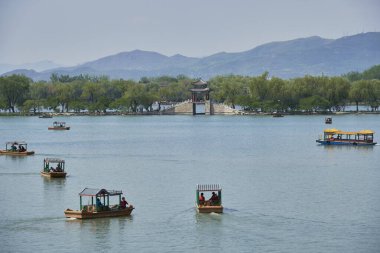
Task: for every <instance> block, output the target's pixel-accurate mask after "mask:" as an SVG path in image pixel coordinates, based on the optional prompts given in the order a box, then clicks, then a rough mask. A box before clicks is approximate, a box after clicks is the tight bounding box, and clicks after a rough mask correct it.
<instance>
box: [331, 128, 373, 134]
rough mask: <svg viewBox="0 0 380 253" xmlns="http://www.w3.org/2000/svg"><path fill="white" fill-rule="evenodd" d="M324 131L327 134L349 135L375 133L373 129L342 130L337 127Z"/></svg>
mask: <svg viewBox="0 0 380 253" xmlns="http://www.w3.org/2000/svg"><path fill="white" fill-rule="evenodd" d="M324 132H325V133H327V134H348V135H355V134H363V135H368V134H374V133H375V132H374V131H372V130H360V131H356V132H348V131H341V130H339V129H335V128H330V129H325V130H324Z"/></svg>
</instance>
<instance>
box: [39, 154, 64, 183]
mask: <svg viewBox="0 0 380 253" xmlns="http://www.w3.org/2000/svg"><path fill="white" fill-rule="evenodd" d="M52 165H56V166H52ZM41 175H42V176H44V177H50V178H65V177H66V172H65V160H62V159H59V158H45V159H44V168H43V171H41Z"/></svg>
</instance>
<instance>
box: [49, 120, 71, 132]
mask: <svg viewBox="0 0 380 253" xmlns="http://www.w3.org/2000/svg"><path fill="white" fill-rule="evenodd" d="M48 129H49V130H70V127H68V126H66V122H59V121H54V122H53V126H52V127H48Z"/></svg>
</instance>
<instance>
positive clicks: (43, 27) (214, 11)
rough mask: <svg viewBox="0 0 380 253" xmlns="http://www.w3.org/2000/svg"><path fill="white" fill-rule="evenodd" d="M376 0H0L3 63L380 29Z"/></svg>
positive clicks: (237, 45) (68, 60)
mask: <svg viewBox="0 0 380 253" xmlns="http://www.w3.org/2000/svg"><path fill="white" fill-rule="evenodd" d="M379 13H380V1H378V0H355V1H354V0H316V1H311V0H282V1H281V0H262V1H259V0H251V1H249V0H230V1H227V0H136V1H130V0H107V1H106V0H0V63H7V64H22V63H28V62H37V61H41V60H51V61H54V62H56V63H60V64H64V65H76V64H80V63H84V62H87V61H90V60H95V59H98V58H100V57H104V56H107V55H111V54H116V53H119V52H123V51H132V50H135V49H141V50H147V51H156V52H159V53H162V54H164V55H168V56H171V55H174V54H177V53H178V54H182V55H186V56H193V57H201V56H208V55H211V54H214V53H218V52H221V51H225V52H241V51H245V50H249V49H252V48H254V47H256V46H258V45H261V44H264V43H268V42H272V41H284V40H291V39H296V38H301V37H309V36H314V35H317V36H321V37H323V38H331V39H335V38H339V37H343V36H348V35H353V34H357V33H362V32H371V31H376V32H379V31H380V15H379Z"/></svg>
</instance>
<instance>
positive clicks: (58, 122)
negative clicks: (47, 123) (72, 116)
mask: <svg viewBox="0 0 380 253" xmlns="http://www.w3.org/2000/svg"><path fill="white" fill-rule="evenodd" d="M53 124H54V125H62V126H64V125H66V122H64V121H54V122H53Z"/></svg>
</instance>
